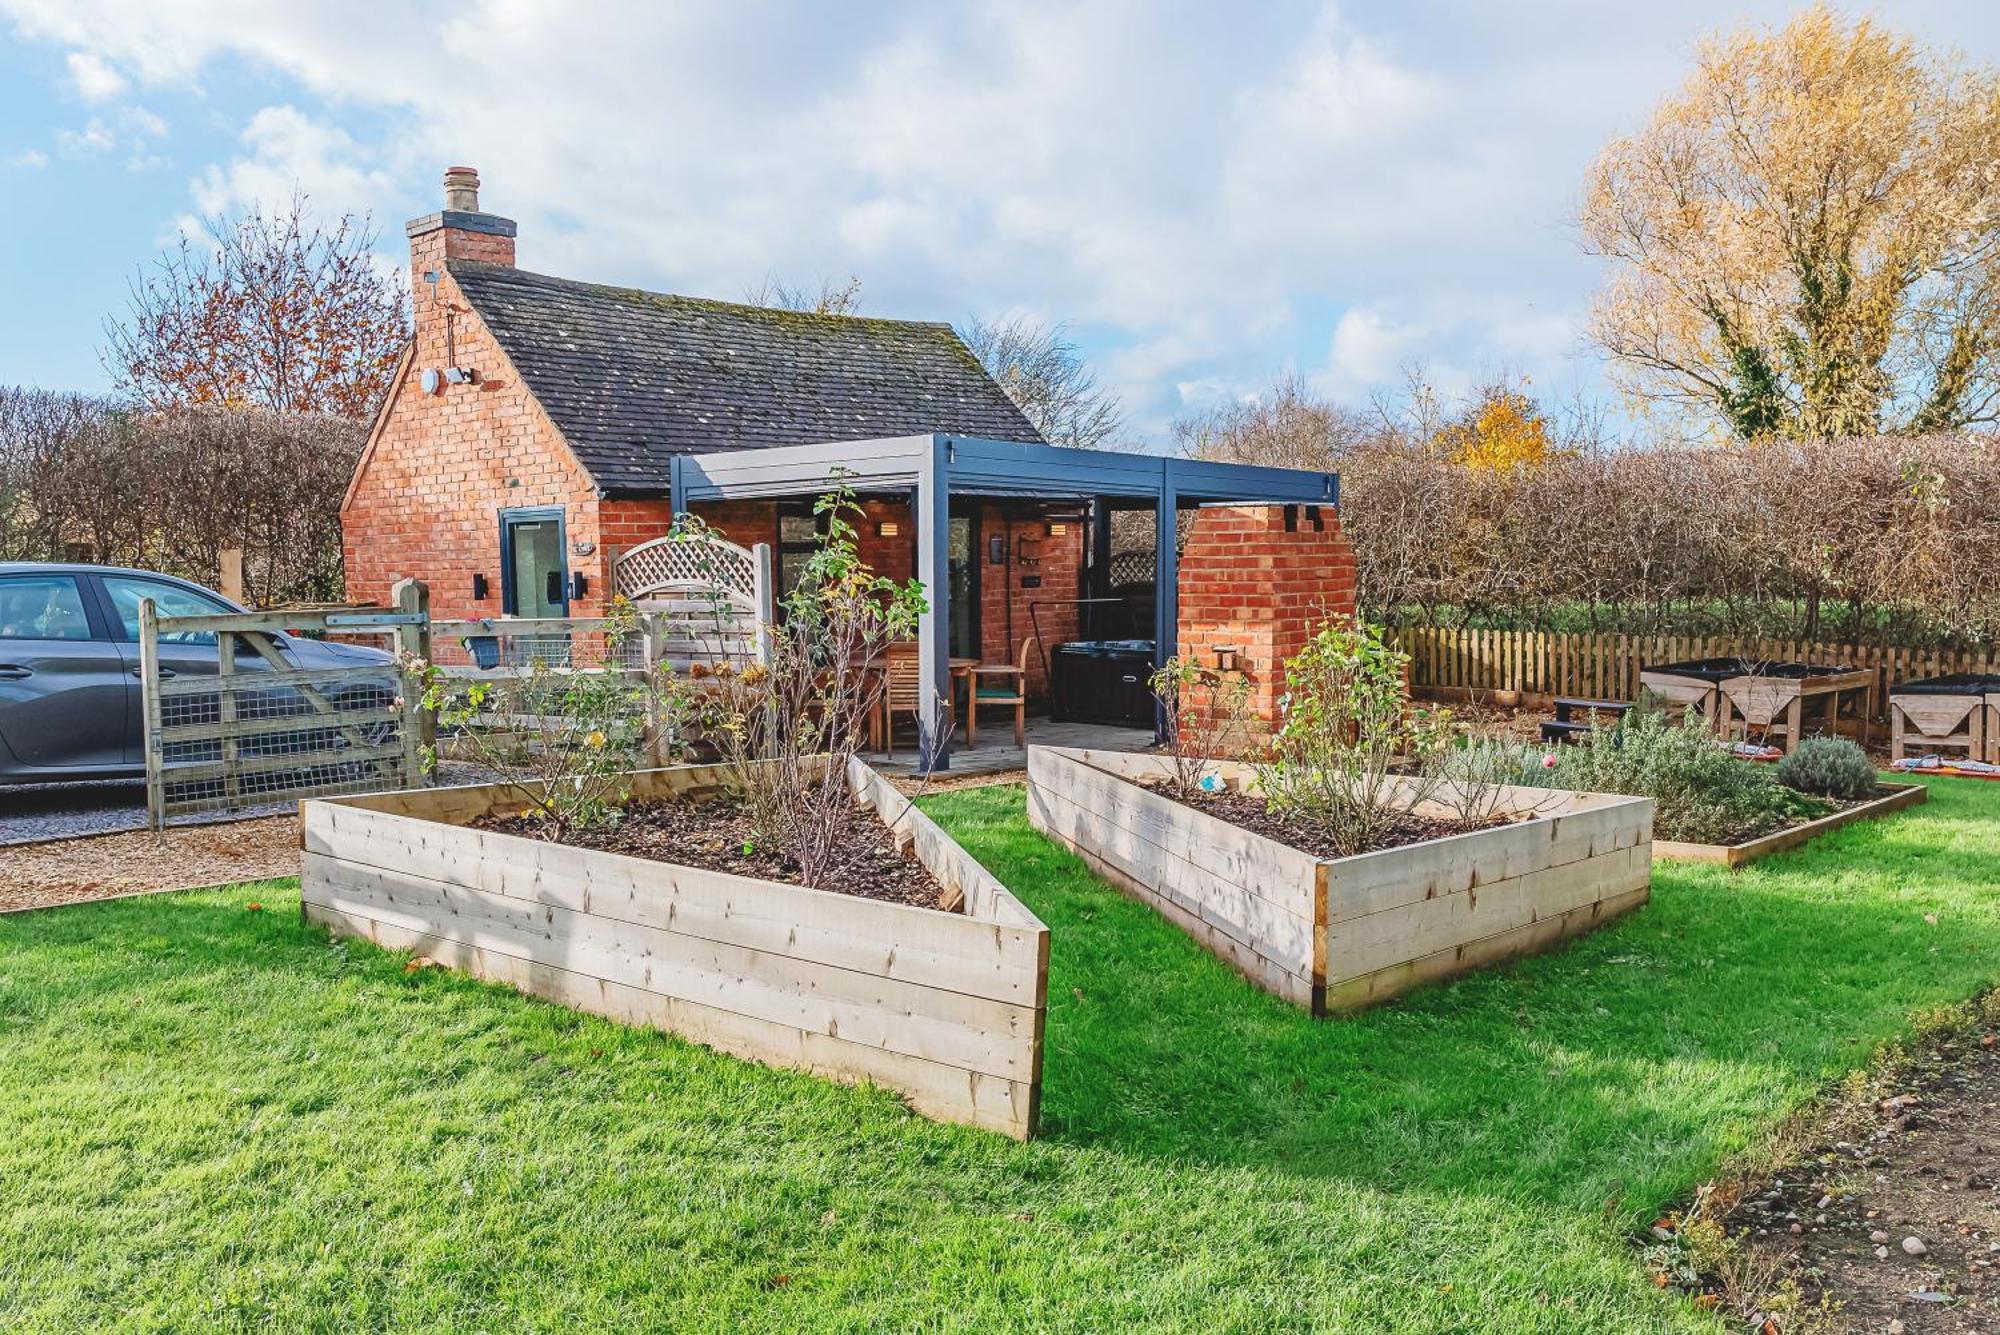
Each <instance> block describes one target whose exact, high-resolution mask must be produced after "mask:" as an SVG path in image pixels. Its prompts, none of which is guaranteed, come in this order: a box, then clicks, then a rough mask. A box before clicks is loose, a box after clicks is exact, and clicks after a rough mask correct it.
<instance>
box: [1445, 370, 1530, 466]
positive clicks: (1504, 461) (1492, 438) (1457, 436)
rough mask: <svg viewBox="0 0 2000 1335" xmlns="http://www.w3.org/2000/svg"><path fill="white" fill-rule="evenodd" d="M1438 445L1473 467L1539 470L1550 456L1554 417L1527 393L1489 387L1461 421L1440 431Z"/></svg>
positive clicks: (1461, 461) (1462, 462)
mask: <svg viewBox="0 0 2000 1335" xmlns="http://www.w3.org/2000/svg"><path fill="white" fill-rule="evenodd" d="M1437 444H1438V446H1439V448H1440V449H1442V450H1443V451H1444V452H1445V453H1446V454H1448V455H1450V456H1451V458H1453V459H1454V460H1456V461H1457V462H1459V463H1461V464H1464V465H1465V466H1466V467H1468V468H1484V469H1496V468H1533V467H1535V466H1536V465H1538V464H1541V463H1542V462H1543V461H1545V460H1546V459H1547V458H1548V457H1549V451H1550V449H1551V445H1550V443H1549V424H1548V419H1547V418H1546V417H1544V416H1543V415H1542V409H1541V405H1540V404H1538V403H1536V402H1535V401H1534V400H1533V399H1532V398H1530V397H1529V396H1528V395H1527V394H1526V393H1525V392H1524V391H1523V390H1521V389H1516V388H1512V387H1509V386H1507V385H1498V384H1496V385H1489V386H1487V387H1486V388H1485V389H1483V390H1481V391H1480V393H1479V397H1478V398H1477V399H1476V400H1475V401H1474V402H1473V403H1472V404H1471V405H1470V406H1468V407H1467V408H1466V410H1465V412H1464V413H1463V414H1461V415H1460V416H1459V417H1458V418H1457V419H1456V420H1455V421H1453V422H1450V423H1449V424H1447V425H1446V426H1445V427H1444V428H1443V429H1442V430H1440V431H1439V432H1438V433H1437Z"/></svg>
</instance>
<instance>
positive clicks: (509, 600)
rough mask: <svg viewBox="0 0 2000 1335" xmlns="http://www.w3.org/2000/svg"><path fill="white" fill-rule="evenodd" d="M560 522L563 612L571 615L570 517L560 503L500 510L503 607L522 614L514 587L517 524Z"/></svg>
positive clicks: (558, 544) (558, 540)
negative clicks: (565, 513)
mask: <svg viewBox="0 0 2000 1335" xmlns="http://www.w3.org/2000/svg"><path fill="white" fill-rule="evenodd" d="M551 519H553V520H554V521H555V524H556V551H557V552H558V553H559V554H560V557H561V561H562V613H561V614H562V615H563V616H568V615H569V520H568V518H567V517H566V516H565V515H564V513H563V507H562V506H560V505H526V506H521V507H518V508H516V509H511V510H509V509H503V510H501V511H500V611H501V613H502V615H505V616H517V615H519V610H518V609H519V608H520V605H521V603H520V593H521V591H520V590H519V589H517V588H515V587H514V525H516V524H545V523H547V522H548V521H549V520H551Z"/></svg>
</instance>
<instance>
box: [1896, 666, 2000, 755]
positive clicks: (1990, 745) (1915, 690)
mask: <svg viewBox="0 0 2000 1335" xmlns="http://www.w3.org/2000/svg"><path fill="white" fill-rule="evenodd" d="M1943 751H1962V752H1964V758H1965V759H1967V760H1977V761H1984V762H1989V763H2000V675H1994V674H1988V673H1971V672H1968V673H1960V674H1956V675H1953V676H1947V677H1929V678H1924V679H1922V680H1918V681H1907V682H1903V683H1901V684H1899V685H1897V686H1895V687H1893V688H1891V690H1890V692H1889V759H1891V760H1905V759H1908V758H1909V757H1911V756H1921V755H1929V754H1933V753H1938V752H1943Z"/></svg>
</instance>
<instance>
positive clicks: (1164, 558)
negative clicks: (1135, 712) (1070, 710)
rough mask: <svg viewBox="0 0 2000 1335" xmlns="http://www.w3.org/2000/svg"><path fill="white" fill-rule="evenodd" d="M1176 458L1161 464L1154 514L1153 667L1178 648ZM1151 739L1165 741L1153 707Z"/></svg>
mask: <svg viewBox="0 0 2000 1335" xmlns="http://www.w3.org/2000/svg"><path fill="white" fill-rule="evenodd" d="M1179 462H1180V461H1179V460H1177V459H1163V460H1161V462H1160V499H1159V504H1158V505H1157V507H1155V509H1154V511H1153V523H1154V530H1153V666H1154V667H1156V668H1159V667H1165V666H1166V665H1167V660H1168V659H1170V658H1172V657H1173V656H1174V653H1175V652H1176V649H1177V648H1178V646H1177V644H1176V643H1175V641H1176V638H1177V635H1178V632H1179V630H1180V616H1181V556H1180V547H1179V541H1178V540H1179V534H1180V522H1179V520H1180V489H1179V479H1178V478H1177V477H1176V476H1175V474H1176V469H1177V467H1178V465H1179ZM1153 730H1154V736H1155V737H1156V738H1157V739H1158V740H1160V741H1162V742H1164V741H1166V740H1167V713H1166V710H1165V708H1164V707H1160V706H1158V705H1156V706H1155V708H1154V725H1153Z"/></svg>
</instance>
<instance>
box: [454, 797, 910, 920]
mask: <svg viewBox="0 0 2000 1335" xmlns="http://www.w3.org/2000/svg"><path fill="white" fill-rule="evenodd" d="M839 822H840V823H839V826H838V828H837V830H836V832H835V833H836V838H835V852H834V858H833V863H832V866H831V867H830V868H829V870H828V873H827V876H826V878H825V881H824V883H823V884H821V885H819V886H817V887H816V888H817V889H820V890H832V891H836V892H838V893H840V894H843V895H853V896H855V897H856V898H857V899H883V900H888V901H889V902H890V903H894V904H914V905H916V906H917V907H919V908H932V909H934V908H938V907H940V906H941V905H942V902H943V898H944V887H943V886H941V885H939V884H938V883H937V881H936V879H935V878H933V877H932V876H931V873H930V869H929V868H927V867H925V866H924V864H923V863H921V862H919V861H918V860H917V859H916V858H913V857H906V856H904V855H903V854H902V853H899V852H898V851H897V850H896V842H895V838H894V836H892V835H891V834H890V833H889V830H888V827H887V826H885V825H883V824H882V821H881V819H880V818H879V817H878V816H877V815H876V814H875V811H874V810H873V808H861V807H855V808H851V809H843V810H842V812H841V813H840V817H839ZM474 824H476V825H477V826H478V827H479V828H480V829H482V830H494V831H497V832H499V833H501V834H518V835H523V836H526V837H527V838H530V839H534V838H539V837H541V831H540V829H539V828H538V822H536V821H535V820H534V819H533V818H532V817H526V818H524V817H521V816H518V815H515V816H488V817H486V818H484V819H482V820H479V821H475V822H474ZM563 842H564V843H565V844H572V845H575V846H576V847H578V848H593V849H597V850H598V851H600V852H604V853H622V854H624V855H626V856H627V857H635V858H649V859H651V860H652V861H654V862H677V863H680V864H681V865H682V866H686V867H700V868H701V869H702V870H704V871H720V872H728V873H730V874H731V875H735V876H755V877H758V878H760V879H762V880H767V881H783V882H785V883H787V884H790V885H801V884H803V882H802V881H801V880H800V879H799V868H798V864H797V863H795V862H793V861H792V860H791V859H789V858H787V857H784V856H782V855H781V854H779V853H777V852H776V851H775V850H771V849H766V848H762V847H759V846H758V845H757V844H756V843H755V841H754V840H753V837H752V834H751V829H750V821H749V818H748V817H747V816H745V815H744V812H743V808H742V806H741V805H740V804H739V803H737V802H736V801H734V800H732V799H731V798H728V797H708V798H703V799H701V800H699V801H660V800H642V801H635V802H632V803H629V804H628V805H627V806H626V807H625V812H624V818H623V819H622V820H620V821H618V822H617V823H616V824H614V825H599V826H594V827H592V828H590V829H584V830H573V831H571V832H570V834H569V836H568V837H567V838H565V839H564V840H563Z"/></svg>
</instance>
